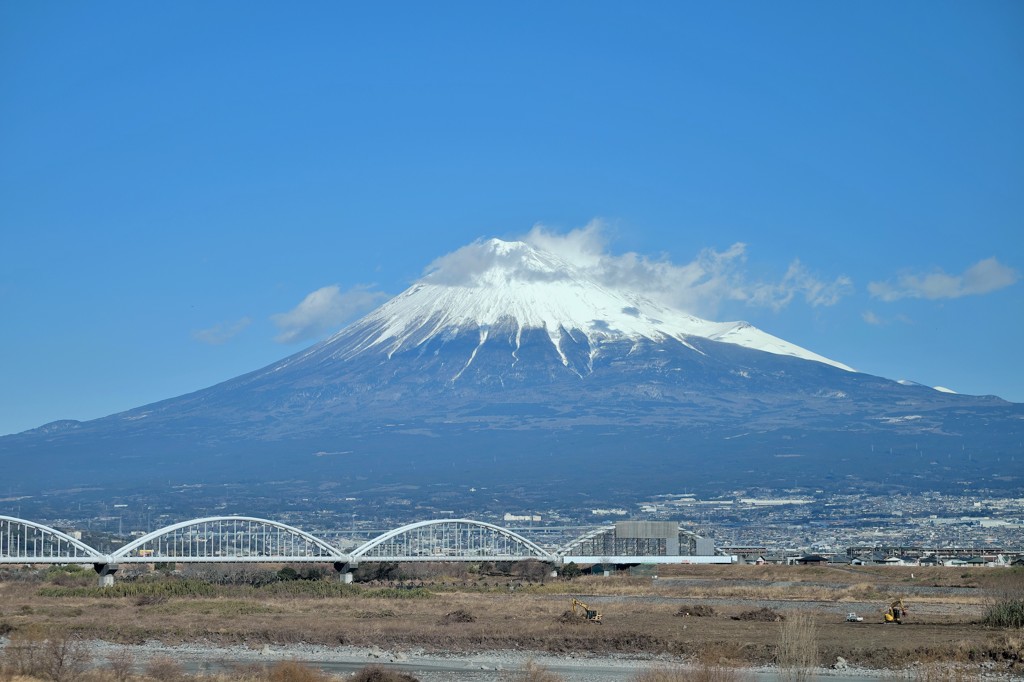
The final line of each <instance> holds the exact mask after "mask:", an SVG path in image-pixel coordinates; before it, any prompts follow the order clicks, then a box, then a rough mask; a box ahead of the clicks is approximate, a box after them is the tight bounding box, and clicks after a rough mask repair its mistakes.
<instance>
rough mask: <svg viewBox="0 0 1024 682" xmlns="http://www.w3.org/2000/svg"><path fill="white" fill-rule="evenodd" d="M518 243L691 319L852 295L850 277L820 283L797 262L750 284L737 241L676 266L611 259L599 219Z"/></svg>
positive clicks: (743, 249) (540, 230) (665, 260)
mask: <svg viewBox="0 0 1024 682" xmlns="http://www.w3.org/2000/svg"><path fill="white" fill-rule="evenodd" d="M523 240H524V241H526V242H527V243H529V244H531V245H533V246H535V247H537V248H540V249H543V250H545V251H550V252H552V253H554V254H556V255H558V256H559V257H561V258H563V259H564V260H566V261H568V262H570V263H572V264H573V265H575V266H576V267H578V268H580V269H581V270H583V271H584V272H585V273H586V274H587V275H589V276H590V277H592V278H593V279H595V280H596V281H598V282H601V283H603V284H606V285H609V286H615V287H622V288H626V289H631V290H633V291H639V292H642V293H644V294H645V295H647V296H648V297H649V298H652V299H655V300H658V301H660V302H663V303H666V304H668V305H671V306H673V307H675V308H679V309H681V310H685V311H688V312H690V313H693V314H696V315H714V314H715V313H716V312H717V310H718V308H719V307H720V305H721V304H722V303H723V302H725V301H742V302H744V303H746V304H747V305H750V306H757V307H766V308H770V309H772V310H776V311H778V310H782V309H783V308H785V307H786V306H788V305H789V304H790V303H792V302H793V301H794V300H797V299H801V300H803V301H804V302H805V303H807V304H808V305H810V306H814V307H816V306H831V305H835V304H836V303H837V302H838V301H839V300H840V299H841V298H843V297H844V296H846V295H848V294H850V293H852V291H853V282H852V281H851V280H850V278H849V277H846V276H845V275H840V276H838V277H836V278H834V279H831V280H825V279H821V278H820V277H818V276H817V275H816V274H814V273H813V272H812V271H811V270H810V269H809V268H808V267H807V266H805V265H804V264H803V263H801V262H800V260H798V259H794V260H793V261H792V262H791V263H790V265H789V267H788V269H787V270H786V272H785V274H784V275H783V276H782V278H781V279H780V280H778V281H775V282H771V281H767V282H766V281H757V280H753V279H751V278H750V277H749V276H748V274H747V269H746V259H747V245H746V244H744V243H742V242H737V243H735V244H733V245H731V246H730V247H729V248H727V249H725V250H723V251H718V250H715V249H712V248H708V249H704V250H703V251H701V252H700V253H698V254H697V256H696V258H694V259H693V260H692V261H690V262H688V263H681V264H680V263H675V262H673V261H672V260H670V259H669V257H668V256H658V257H651V256H644V255H640V254H637V253H633V252H629V253H624V254H621V255H613V254H612V253H610V252H609V249H608V240H607V230H606V227H605V225H604V223H603V222H601V221H599V220H595V221H591V222H590V223H589V224H588V225H587V226H585V227H582V228H578V229H575V230H572V231H570V232H568V233H565V234H559V233H557V232H554V231H552V230H550V229H549V228H547V227H546V226H544V225H536V226H534V228H533V229H532V230H530V232H529V233H528V234H527V235H526V236H525V237H523Z"/></svg>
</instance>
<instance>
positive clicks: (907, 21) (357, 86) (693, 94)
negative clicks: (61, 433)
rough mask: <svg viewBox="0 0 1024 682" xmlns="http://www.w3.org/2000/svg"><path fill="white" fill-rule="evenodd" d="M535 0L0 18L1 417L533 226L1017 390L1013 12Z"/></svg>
mask: <svg viewBox="0 0 1024 682" xmlns="http://www.w3.org/2000/svg"><path fill="white" fill-rule="evenodd" d="M554 5H556V3H506V4H499V3H469V2H466V3H413V2H396V3H387V4H386V3H361V4H358V5H357V4H356V3H303V4H301V5H298V6H286V5H284V4H281V3H258V2H244V3H243V2H218V3H198V2H193V3H190V2H181V3H159V4H153V3H71V4H68V3H55V2H33V3H24V2H13V1H9V2H3V3H0V92H2V93H3V94H2V96H0V235H2V245H3V246H2V251H0V263H2V265H0V320H2V325H3V327H2V329H3V333H2V334H0V357H2V358H4V359H3V361H2V362H0V402H2V405H3V409H2V410H0V433H11V432H16V431H20V430H23V429H27V428H32V427H35V426H39V425H41V424H43V423H46V422H49V421H52V420H56V419H62V418H74V419H90V418H95V417H99V416H103V415H106V414H110V413H113V412H117V411H120V410H124V409H128V408H131V407H135V406H138V405H142V404H145V403H147V402H152V401H156V400H159V399H163V398H168V397H172V396H175V395H180V394H183V393H187V392H190V391H193V390H197V389H200V388H203V387H206V386H209V385H212V384H214V383H216V382H218V381H222V380H224V379H228V378H230V377H233V376H236V375H238V374H241V373H244V372H246V371H250V370H254V369H257V368H259V367H261V366H264V365H266V364H268V363H270V362H272V361H274V360H277V359H279V358H281V357H284V356H286V355H289V354H291V353H293V352H296V351H298V350H300V349H301V348H303V347H304V346H305V345H308V344H310V343H312V342H314V341H315V340H317V339H318V338H322V336H323V335H324V334H326V333H327V330H333V329H337V328H338V327H340V326H342V325H343V324H344V323H345V322H346V321H347V320H348V321H350V320H351V319H353V317H354V316H356V315H358V314H360V313H362V312H365V311H366V310H367V308H368V307H370V306H372V305H374V304H375V303H378V302H380V300H382V299H383V298H385V297H386V296H388V295H394V294H396V293H398V292H400V291H401V290H402V289H404V288H405V287H406V286H407V285H408V284H409V283H410V282H411V281H413V280H415V279H416V278H417V277H419V276H420V275H421V274H422V272H423V270H424V268H425V267H426V266H428V264H430V263H431V262H432V261H433V260H434V259H436V258H438V257H440V256H443V255H444V254H446V253H449V252H452V251H454V250H456V249H458V248H460V247H462V246H465V245H466V244H468V243H471V242H472V241H474V240H475V239H478V238H482V237H492V236H497V237H503V238H513V237H520V236H523V235H526V234H528V233H530V232H531V231H534V234H537V233H538V232H537V230H540V231H541V232H543V233H544V234H547V235H549V236H550V238H551V239H554V240H556V241H559V243H560V244H561V245H562V246H569V247H571V246H573V245H576V246H580V248H587V249H591V250H597V251H599V252H600V254H601V256H602V257H604V258H607V259H610V260H611V261H613V262H616V261H617V260H621V259H623V258H627V259H628V258H633V259H635V260H637V261H639V262H642V263H645V264H647V265H650V266H651V268H650V269H651V271H652V272H661V273H666V272H667V273H669V275H670V276H680V277H681V278H680V279H677V280H670V281H669V283H670V284H671V282H673V281H674V282H676V284H677V285H678V286H680V287H685V286H689V285H692V284H694V283H695V282H694V281H692V280H687V279H686V277H683V276H682V275H683V274H686V273H688V275H693V276H696V277H697V280H696V284H698V285H700V288H697V289H694V290H693V292H690V293H693V294H697V293H699V294H700V296H696V295H693V296H689V297H687V296H682V299H684V300H690V301H692V302H693V303H692V305H693V307H694V310H693V311H692V312H695V313H698V314H702V315H703V316H705V317H709V318H711V319H716V320H734V319H745V320H748V321H750V322H751V323H753V324H755V325H757V326H759V327H761V328H762V329H764V330H766V331H768V332H770V333H773V334H775V335H777V336H781V337H782V338H785V339H787V340H789V341H791V342H793V343H796V344H798V345H801V346H804V347H806V348H809V349H811V350H813V351H815V352H817V353H820V354H822V355H825V356H827V357H830V358H833V359H836V360H839V361H840V362H843V363H846V364H848V365H851V366H853V367H855V368H857V369H859V370H861V371H866V372H870V373H873V374H879V375H882V376H887V377H890V378H895V379H899V378H906V379H911V380H915V381H919V382H922V383H926V384H929V385H943V386H947V387H950V388H952V389H955V390H957V391H960V392H965V393H975V394H988V393H993V394H997V395H1000V396H1003V397H1004V398H1007V399H1010V400H1014V401H1024V362H1022V361H1021V352H1020V348H1021V345H1022V342H1021V338H1022V337H1024V283H1022V282H1021V273H1022V272H1024V236H1022V235H1024V125H1022V123H1021V122H1022V121H1024V39H1022V36H1024V5H1022V4H1021V3H1019V2H997V1H992V2H984V3H962V2H902V3H867V4H865V3H819V2H807V3H760V2H757V3H744V2H735V3H714V4H712V3H685V2H678V3H677V2H671V3H669V2H665V3H659V2H652V3H644V4H641V5H640V6H639V7H629V6H627V3H602V2H596V3H595V2H587V3H561V4H557V6H554ZM537 225H541V226H543V227H542V228H537V227H536V226H537ZM694 273H696V274H694ZM662 284H665V282H662ZM684 293H686V292H684ZM304 301H305V304H303V302H304Z"/></svg>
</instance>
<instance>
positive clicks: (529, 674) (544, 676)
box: [501, 661, 565, 682]
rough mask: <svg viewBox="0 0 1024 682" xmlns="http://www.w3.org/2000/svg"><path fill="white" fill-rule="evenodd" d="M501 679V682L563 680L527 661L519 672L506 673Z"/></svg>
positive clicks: (555, 681)
mask: <svg viewBox="0 0 1024 682" xmlns="http://www.w3.org/2000/svg"><path fill="white" fill-rule="evenodd" d="M501 679H502V681H503V682H561V681H562V680H564V679H565V678H564V677H562V676H561V675H556V674H555V673H553V672H551V671H550V670H548V669H547V668H545V667H544V666H542V665H540V664H538V663H536V662H534V661H527V662H526V663H525V664H524V665H523V666H522V667H521V668H520V669H519V670H516V671H515V672H511V673H506V674H505V675H503V676H502V678H501Z"/></svg>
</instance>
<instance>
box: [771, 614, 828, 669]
mask: <svg viewBox="0 0 1024 682" xmlns="http://www.w3.org/2000/svg"><path fill="white" fill-rule="evenodd" d="M776 662H777V663H778V666H779V677H780V678H781V679H782V680H788V681H789V682H804V681H805V680H809V679H811V678H812V676H813V674H814V668H815V667H817V665H818V627H817V625H816V624H815V622H814V620H813V619H812V618H811V617H810V616H808V615H807V614H805V613H795V614H790V616H789V617H788V618H786V619H785V621H783V623H782V627H780V628H779V645H778V649H777V650H776Z"/></svg>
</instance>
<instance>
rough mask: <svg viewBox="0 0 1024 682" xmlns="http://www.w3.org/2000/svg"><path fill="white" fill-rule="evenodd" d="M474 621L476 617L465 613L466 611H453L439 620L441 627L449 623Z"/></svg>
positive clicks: (467, 612)
mask: <svg viewBox="0 0 1024 682" xmlns="http://www.w3.org/2000/svg"><path fill="white" fill-rule="evenodd" d="M475 621H476V616H474V615H473V614H472V613H470V612H469V611H467V610H466V609H455V610H454V611H449V612H448V613H446V614H444V618H442V619H441V625H448V624H449V623H473V622H475Z"/></svg>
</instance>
